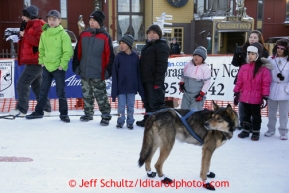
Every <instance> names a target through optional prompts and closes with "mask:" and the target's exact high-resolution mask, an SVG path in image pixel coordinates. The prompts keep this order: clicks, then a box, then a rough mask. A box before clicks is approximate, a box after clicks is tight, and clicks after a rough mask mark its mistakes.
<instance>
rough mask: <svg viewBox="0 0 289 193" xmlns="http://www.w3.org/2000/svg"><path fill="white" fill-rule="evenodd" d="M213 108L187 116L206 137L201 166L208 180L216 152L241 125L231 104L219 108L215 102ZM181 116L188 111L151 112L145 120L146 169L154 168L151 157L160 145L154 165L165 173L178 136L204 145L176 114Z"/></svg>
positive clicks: (142, 157) (142, 158) (142, 160)
mask: <svg viewBox="0 0 289 193" xmlns="http://www.w3.org/2000/svg"><path fill="white" fill-rule="evenodd" d="M213 106H214V111H211V110H207V109H205V110H202V111H197V112H195V113H193V114H192V115H191V116H189V117H188V119H187V122H188V124H189V125H190V127H191V128H192V129H193V130H194V132H195V133H196V134H197V135H198V136H199V137H200V138H201V139H202V140H203V142H204V144H203V153H202V166H201V173H200V177H201V179H202V180H206V179H207V173H208V171H209V168H210V162H211V158H212V155H213V153H214V151H215V150H216V149H217V148H218V147H220V146H221V145H222V144H224V143H225V142H226V141H227V140H229V139H231V138H232V136H233V131H234V130H235V127H236V126H237V125H238V115H237V113H236V112H235V111H234V110H233V109H232V107H231V105H230V104H228V106H227V107H226V108H224V107H219V106H218V105H217V104H216V103H215V102H214V101H213ZM175 111H177V112H179V113H180V114H181V115H182V116H184V115H186V114H187V113H188V112H189V110H182V109H175V110H174V109H164V110H161V111H159V112H156V113H154V114H152V115H151V116H150V117H149V118H148V119H147V121H146V123H145V130H144V136H143V144H142V149H141V152H140V158H139V161H138V163H139V166H140V167H141V166H142V165H143V164H144V163H145V169H146V171H151V160H152V157H153V155H154V153H155V152H156V150H157V148H159V147H160V156H159V158H158V161H157V162H156V164H155V168H156V170H157V173H158V176H159V177H161V176H163V171H162V168H163V164H164V162H165V160H166V159H167V158H168V156H169V154H170V152H171V150H172V148H173V146H174V143H175V139H176V138H177V139H178V140H180V141H181V142H186V143H189V144H194V145H201V144H200V143H199V142H198V141H197V140H196V139H195V138H194V137H193V136H192V135H191V134H190V133H189V132H188V131H187V129H186V128H185V126H184V125H183V123H182V121H181V120H180V118H179V117H178V115H177V114H176V112H175Z"/></svg>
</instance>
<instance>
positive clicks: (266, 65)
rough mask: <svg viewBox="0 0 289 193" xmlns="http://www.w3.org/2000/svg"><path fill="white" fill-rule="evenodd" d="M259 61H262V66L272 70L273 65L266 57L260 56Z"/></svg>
mask: <svg viewBox="0 0 289 193" xmlns="http://www.w3.org/2000/svg"><path fill="white" fill-rule="evenodd" d="M261 62H262V63H263V64H262V66H263V67H266V68H268V69H269V70H273V65H272V64H271V62H270V60H268V59H267V58H261Z"/></svg>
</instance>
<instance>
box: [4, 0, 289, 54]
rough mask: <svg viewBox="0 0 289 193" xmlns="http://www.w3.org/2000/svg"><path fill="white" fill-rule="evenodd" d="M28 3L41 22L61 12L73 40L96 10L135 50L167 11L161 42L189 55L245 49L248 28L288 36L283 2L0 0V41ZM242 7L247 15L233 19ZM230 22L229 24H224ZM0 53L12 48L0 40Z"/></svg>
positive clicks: (113, 33) (110, 29)
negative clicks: (237, 47) (197, 50)
mask: <svg viewBox="0 0 289 193" xmlns="http://www.w3.org/2000/svg"><path fill="white" fill-rule="evenodd" d="M31 4H33V5H36V6H38V7H39V8H40V17H42V18H43V19H44V20H46V18H45V16H46V14H47V12H48V11H49V10H51V9H57V10H60V12H61V15H62V25H63V26H64V28H67V29H69V30H71V31H73V32H74V33H75V34H76V35H78V25H77V22H78V18H79V15H82V16H83V21H84V23H85V24H86V26H88V18H89V14H90V13H91V12H92V11H94V10H95V9H100V10H103V11H104V12H105V14H106V21H105V23H104V25H105V27H106V29H107V31H108V32H109V33H110V35H111V36H112V39H113V40H119V39H120V37H121V36H122V35H123V34H125V33H130V34H132V35H133V36H134V44H135V45H136V44H144V42H145V38H146V29H147V28H148V27H149V26H150V25H151V24H152V23H153V22H156V21H157V17H160V16H161V14H162V13H163V12H165V14H166V15H171V16H173V17H172V20H167V21H165V22H167V23H171V25H164V27H165V29H169V30H171V33H165V34H164V38H166V39H167V40H168V41H170V40H171V39H172V38H173V37H175V38H177V41H178V43H179V44H180V45H181V48H182V51H183V52H184V53H185V54H189V53H193V50H194V49H195V47H197V46H199V45H202V46H205V47H207V48H208V49H209V53H212V54H227V53H232V52H233V49H234V45H235V43H238V44H243V43H244V41H245V39H246V37H247V34H248V32H249V31H250V30H252V29H258V30H260V31H262V33H263V36H264V39H267V38H269V37H271V36H286V35H289V28H288V27H287V25H288V24H289V16H288V15H287V13H289V10H288V9H289V3H288V2H287V1H286V0H246V1H244V0H194V1H193V0H82V1H78V0H53V1H51V0H13V1H10V0H1V1H0V36H2V37H4V30H5V29H7V28H18V27H19V26H20V23H21V15H22V14H21V10H22V9H23V8H24V7H25V6H27V5H31ZM242 4H243V7H245V14H246V16H245V15H243V16H238V17H235V16H237V15H238V14H239V12H240V9H239V7H241V5H242ZM248 18H250V19H248ZM228 19H229V20H228ZM287 20H288V23H287ZM220 22H221V23H220ZM226 22H227V23H226ZM229 22H230V23H231V24H232V25H223V24H225V23H226V24H228V23H229ZM245 22H246V23H245ZM221 24H222V25H221ZM243 24H244V25H243ZM224 26H227V27H224ZM230 26H233V27H230ZM236 26H237V27H236ZM238 26H239V27H238ZM203 28H204V29H203ZM16 47H17V46H16ZM3 49H10V43H9V42H6V41H5V39H3V40H1V44H0V53H1V52H3Z"/></svg>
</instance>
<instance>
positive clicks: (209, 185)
mask: <svg viewBox="0 0 289 193" xmlns="http://www.w3.org/2000/svg"><path fill="white" fill-rule="evenodd" d="M203 187H204V188H206V189H208V190H216V189H215V187H214V186H213V185H212V184H210V183H209V182H208V183H206V184H205V183H204V184H203Z"/></svg>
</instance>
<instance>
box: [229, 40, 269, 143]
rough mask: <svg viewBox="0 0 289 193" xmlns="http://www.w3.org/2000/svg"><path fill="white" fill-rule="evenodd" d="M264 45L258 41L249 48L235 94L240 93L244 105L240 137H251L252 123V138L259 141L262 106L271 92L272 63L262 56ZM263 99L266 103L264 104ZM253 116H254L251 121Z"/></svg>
mask: <svg viewBox="0 0 289 193" xmlns="http://www.w3.org/2000/svg"><path fill="white" fill-rule="evenodd" d="M262 52H263V46H262V45H261V44H260V43H258V42H256V43H253V44H251V45H250V46H249V47H248V48H247V62H248V63H247V64H245V65H243V66H242V67H241V69H240V71H239V74H238V79H237V83H236V85H235V88H234V92H235V95H239V97H240V102H242V103H243V105H244V111H245V112H244V113H245V115H244V120H243V127H244V129H243V131H242V132H241V133H240V134H239V135H238V137H239V138H245V137H249V134H250V127H251V124H252V127H253V130H252V137H251V140H253V141H258V140H259V137H260V129H261V112H260V111H261V107H262V108H264V107H265V104H266V103H267V100H268V96H269V94H270V84H271V72H270V69H272V64H271V63H270V62H269V60H267V59H265V58H262V59H261V55H262ZM263 100H264V101H265V103H264V104H263ZM251 116H252V117H253V120H252V123H251Z"/></svg>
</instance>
